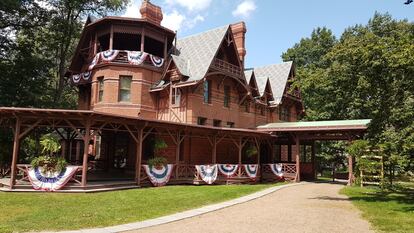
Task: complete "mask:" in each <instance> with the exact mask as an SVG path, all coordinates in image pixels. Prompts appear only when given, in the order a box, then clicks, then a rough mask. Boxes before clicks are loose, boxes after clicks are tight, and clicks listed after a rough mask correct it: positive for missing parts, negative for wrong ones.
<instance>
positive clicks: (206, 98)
mask: <svg viewBox="0 0 414 233" xmlns="http://www.w3.org/2000/svg"><path fill="white" fill-rule="evenodd" d="M203 103H205V104H211V80H205V81H204V83H203Z"/></svg>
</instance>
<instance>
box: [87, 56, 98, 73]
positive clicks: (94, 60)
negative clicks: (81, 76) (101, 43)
mask: <svg viewBox="0 0 414 233" xmlns="http://www.w3.org/2000/svg"><path fill="white" fill-rule="evenodd" d="M100 56H101V53H97V54H96V55H95V57H94V58H93V60H92V62H91V64H90V65H89V67H88V70H92V69H93V67H95V65H96V64H98V61H99V57H100Z"/></svg>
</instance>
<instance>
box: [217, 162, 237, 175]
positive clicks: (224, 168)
mask: <svg viewBox="0 0 414 233" xmlns="http://www.w3.org/2000/svg"><path fill="white" fill-rule="evenodd" d="M238 168H239V165H237V164H218V169H219V171H220V173H221V174H223V175H225V176H227V177H231V176H233V175H234V174H236V172H237V169H238Z"/></svg>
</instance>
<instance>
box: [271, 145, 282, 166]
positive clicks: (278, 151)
mask: <svg viewBox="0 0 414 233" xmlns="http://www.w3.org/2000/svg"><path fill="white" fill-rule="evenodd" d="M273 151H274V155H273V162H281V161H282V146H281V145H274V150H273Z"/></svg>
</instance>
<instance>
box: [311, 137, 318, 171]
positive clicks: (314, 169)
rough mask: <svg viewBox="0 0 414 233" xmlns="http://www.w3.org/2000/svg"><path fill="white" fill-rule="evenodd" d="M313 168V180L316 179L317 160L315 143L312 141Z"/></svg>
mask: <svg viewBox="0 0 414 233" xmlns="http://www.w3.org/2000/svg"><path fill="white" fill-rule="evenodd" d="M312 168H313V179H316V177H317V174H316V159H315V141H312Z"/></svg>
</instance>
